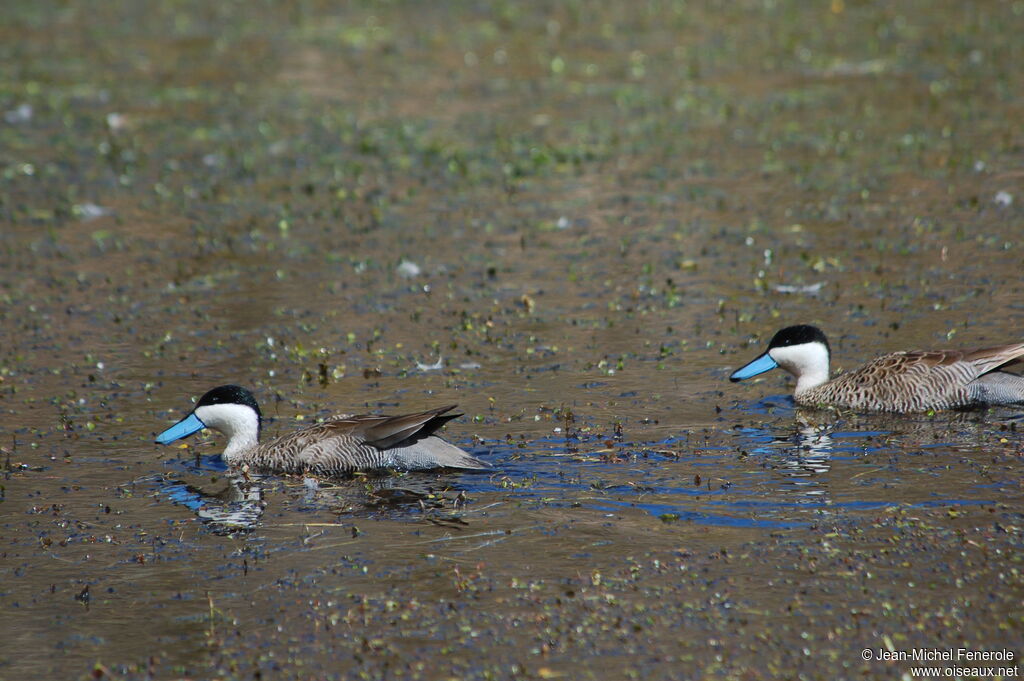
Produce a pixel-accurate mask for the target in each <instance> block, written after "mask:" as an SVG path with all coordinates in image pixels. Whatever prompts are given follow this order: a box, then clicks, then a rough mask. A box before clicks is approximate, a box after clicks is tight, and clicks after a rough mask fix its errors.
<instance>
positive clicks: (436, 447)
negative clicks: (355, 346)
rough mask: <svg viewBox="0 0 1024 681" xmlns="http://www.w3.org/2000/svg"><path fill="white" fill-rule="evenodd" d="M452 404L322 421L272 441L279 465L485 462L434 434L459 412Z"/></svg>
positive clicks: (347, 467) (325, 467) (345, 467)
mask: <svg viewBox="0 0 1024 681" xmlns="http://www.w3.org/2000/svg"><path fill="white" fill-rule="evenodd" d="M454 408H455V405H449V406H447V407H439V408H437V409H429V410H427V411H422V412H418V413H415V414H403V415H400V416H377V415H371V414H366V415H356V416H346V417H344V418H340V419H333V420H331V421H325V422H324V423H319V424H317V425H314V426H310V427H308V428H304V429H302V430H300V431H297V432H295V433H290V434H288V435H285V436H283V437H281V438H278V439H277V440H275V441H274V442H272V443H270V444H269V445H268V446H267V447H266V450H265V451H267V453H268V456H272V457H273V458H274V459H275V460H277V461H280V460H282V458H283V459H284V460H285V462H286V464H285V465H278V466H277V467H278V468H280V469H286V470H287V469H290V470H297V469H301V470H312V471H315V472H320V473H327V474H330V473H345V472H352V471H359V470H373V469H380V468H417V469H427V468H489V466H488V464H486V463H484V462H482V461H480V460H478V459H476V458H474V457H472V456H470V455H469V454H467V453H465V452H463V451H462V450H461V449H459V448H458V447H455V446H454V445H451V444H449V443H447V442H445V441H444V440H441V439H440V438H438V437H432V435H433V433H434V432H435V431H437V429H439V428H440V427H441V426H442V425H444V424H445V423H447V422H448V421H450V420H451V419H453V418H456V417H458V416H461V414H450V413H448V412H450V411H451V410H452V409H454Z"/></svg>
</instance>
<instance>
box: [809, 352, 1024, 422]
mask: <svg viewBox="0 0 1024 681" xmlns="http://www.w3.org/2000/svg"><path fill="white" fill-rule="evenodd" d="M1022 356H1024V343H1019V344H1016V345H1002V346H999V347H993V348H981V349H978V350H934V351H912V352H893V353H890V354H888V355H882V356H881V357H878V358H876V359H873V360H871V361H870V362H868V363H867V364H865V365H864V366H862V367H860V368H858V369H855V370H854V371H850V372H848V373H845V374H841V375H839V376H836V377H835V378H833V379H832V380H830V381H828V382H827V383H822V384H821V385H818V386H815V387H812V388H808V389H806V390H803V391H797V392H795V393H794V394H793V399H795V400H796V401H797V403H798V404H803V405H808V406H822V405H825V406H836V407H847V408H850V409H863V410H870V411H891V412H918V411H928V410H931V409H959V408H966V407H975V406H982V405H986V404H1014V403H1017V402H1024V377H1021V376H1018V375H1016V374H1011V373H1009V372H1005V371H998V369H999V368H1000V367H1003V366H1005V365H1006V364H1009V363H1012V362H1015V361H1019V359H1020V358H1021V357H1022Z"/></svg>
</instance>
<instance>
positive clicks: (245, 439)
mask: <svg viewBox="0 0 1024 681" xmlns="http://www.w3.org/2000/svg"><path fill="white" fill-rule="evenodd" d="M259 446H260V442H259V437H258V436H257V434H256V433H255V432H236V433H235V434H234V435H232V436H231V439H230V440H228V446H227V447H225V448H224V453H223V454H221V456H222V457H223V458H224V461H225V463H228V464H238V463H242V462H244V461H245V460H246V459H248V458H249V457H250V455H251V454H252V453H253V452H255V451H256V449H258V448H259Z"/></svg>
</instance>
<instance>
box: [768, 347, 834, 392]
mask: <svg viewBox="0 0 1024 681" xmlns="http://www.w3.org/2000/svg"><path fill="white" fill-rule="evenodd" d="M768 354H769V355H770V356H771V358H772V359H774V360H775V361H776V362H777V363H778V365H779V366H780V367H782V368H783V369H785V370H786V371H788V372H789V373H791V374H793V375H794V376H796V378H797V387H798V388H800V387H801V386H803V387H812V386H814V385H819V384H821V383H824V382H825V381H827V380H828V360H829V357H828V349H827V348H826V347H825V346H824V345H822V344H821V343H802V344H801V345H787V346H783V347H778V348H772V349H771V350H770V351H769V352H768Z"/></svg>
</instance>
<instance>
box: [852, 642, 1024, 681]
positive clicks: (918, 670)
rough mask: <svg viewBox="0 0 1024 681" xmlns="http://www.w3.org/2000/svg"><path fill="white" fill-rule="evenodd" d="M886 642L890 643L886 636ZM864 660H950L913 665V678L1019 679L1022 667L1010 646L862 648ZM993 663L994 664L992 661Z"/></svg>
mask: <svg viewBox="0 0 1024 681" xmlns="http://www.w3.org/2000/svg"><path fill="white" fill-rule="evenodd" d="M886 643H887V644H888V643H889V639H888V637H886ZM860 657H861V659H862V660H867V661H871V660H879V661H881V662H926V663H927V662H932V663H935V662H948V663H950V664H948V665H934V666H923V667H911V668H910V669H909V676H910V678H963V677H971V678H985V677H1001V678H1017V677H1019V676H1020V668H1019V667H1018V662H1017V653H1016V652H1014V651H1013V650H1009V649H1007V648H999V649H996V650H973V649H971V648H910V649H908V650H896V649H894V648H893V647H892V646H891V645H887V647H885V648H864V649H863V650H862V651H860ZM990 663H992V664H990Z"/></svg>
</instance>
